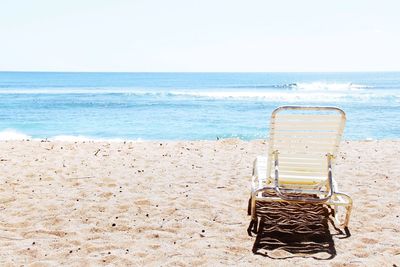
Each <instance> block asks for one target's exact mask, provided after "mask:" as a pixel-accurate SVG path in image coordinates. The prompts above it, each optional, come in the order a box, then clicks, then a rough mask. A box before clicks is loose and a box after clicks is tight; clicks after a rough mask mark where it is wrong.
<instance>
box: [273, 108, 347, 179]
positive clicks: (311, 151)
mask: <svg viewBox="0 0 400 267" xmlns="http://www.w3.org/2000/svg"><path fill="white" fill-rule="evenodd" d="M345 122H346V115H345V113H344V111H343V110H341V109H339V108H336V107H298V106H284V107H279V108H277V109H275V110H274V111H273V112H272V116H271V125H270V137H269V148H268V154H269V158H270V159H271V160H270V161H269V163H268V170H267V173H268V174H269V175H270V176H271V170H273V168H272V166H273V152H274V151H276V150H277V151H278V153H279V173H280V176H287V177H300V178H302V177H304V178H305V179H307V178H312V177H321V176H323V177H326V174H327V157H326V155H327V154H328V153H329V154H331V155H332V156H334V157H335V156H336V153H337V151H338V147H339V143H340V141H341V138H342V134H343V130H344V126H345Z"/></svg>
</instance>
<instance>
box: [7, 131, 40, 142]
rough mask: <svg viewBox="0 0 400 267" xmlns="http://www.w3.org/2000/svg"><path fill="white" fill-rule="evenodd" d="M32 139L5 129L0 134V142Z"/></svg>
mask: <svg viewBox="0 0 400 267" xmlns="http://www.w3.org/2000/svg"><path fill="white" fill-rule="evenodd" d="M28 139H32V138H31V137H30V136H29V135H26V134H24V133H21V132H18V131H16V130H14V129H5V130H3V131H1V132H0V140H1V141H5V140H28Z"/></svg>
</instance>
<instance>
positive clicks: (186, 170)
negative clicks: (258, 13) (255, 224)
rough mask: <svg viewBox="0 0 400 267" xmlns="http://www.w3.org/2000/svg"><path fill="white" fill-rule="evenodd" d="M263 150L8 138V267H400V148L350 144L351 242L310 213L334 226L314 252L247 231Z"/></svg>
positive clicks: (341, 179)
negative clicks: (265, 242)
mask: <svg viewBox="0 0 400 267" xmlns="http://www.w3.org/2000/svg"><path fill="white" fill-rule="evenodd" d="M265 151H266V142H265V141H262V140H258V141H251V142H245V141H240V140H236V139H226V140H219V141H196V142H190V141H184V142H125V143H124V142H114V143H106V142H88V141H86V142H82V141H80V142H76V143H75V142H58V141H57V142H56V141H52V142H47V141H46V142H40V141H2V142H0V265H1V266H7V265H10V266H16V265H31V266H46V265H48V266H56V265H59V264H68V265H72V266H88V265H89V266H90V265H91V266H96V265H131V266H143V265H146V266H188V265H195V266H197V265H208V266H209V265H213V266H214V265H217V266H218V265H230V266H232V265H239V266H250V265H255V266H260V265H264V266H272V265H273V266H292V265H293V264H296V265H298V266H310V265H314V266H400V162H399V160H400V141H351V142H343V143H342V146H341V152H340V154H339V156H338V160H337V162H336V165H335V170H334V176H335V177H336V180H337V181H338V183H339V185H340V187H341V190H342V191H344V192H347V193H349V194H350V195H351V196H352V197H353V199H354V208H353V212H352V216H351V219H350V227H349V228H350V232H351V236H350V237H348V238H343V237H344V236H343V234H341V233H340V231H339V230H336V229H335V228H334V227H332V225H328V224H327V223H326V219H323V216H322V217H321V216H319V215H318V216H317V215H315V216H310V214H308V215H304V216H303V217H302V218H303V219H307V218H310V219H312V220H323V221H321V222H322V223H320V225H321V227H325V228H324V231H325V232H324V235H325V236H324V238H325V240H322V241H321V240H320V239H321V238H320V237H318V238H316V239H315V240H312V242H311V243H315V244H311V245H312V246H310V248H311V249H310V250H309V251H306V252H305V251H302V250H301V249H300V250H291V247H290V245H293V244H282V245H281V246H279V247H280V248H278V249H269V250H268V249H265V248H264V249H262V247H260V240H262V238H260V237H259V238H256V237H255V236H253V237H251V236H248V234H247V227H248V225H249V221H250V218H249V217H248V216H247V204H248V202H247V201H248V197H249V192H250V176H251V170H252V162H253V159H254V158H255V156H256V155H259V154H263V153H264V152H265ZM290 209H291V208H289V210H290ZM276 210H277V213H278V214H279V208H278V209H276ZM321 212H323V210H321ZM282 214H284V211H282ZM286 216H289V215H283V216H282V217H284V218H285V217H286ZM294 223H296V221H294ZM328 226H329V228H326V227H328ZM267 230H268V229H264V230H263V231H264V234H265V233H267V234H268V231H267ZM285 233H286V234H287V235H288V236H287V237H289V239H290V238H296V234H293V233H291V232H290V230H289V231H286V232H285ZM257 242H258V243H257ZM324 242H325V243H326V244H328V245H327V246H325V243H324ZM261 245H262V244H261ZM322 247H324V248H322ZM253 248H255V252H257V254H254V253H253ZM297 248H299V247H297ZM300 248H301V246H300ZM327 248H328V249H327Z"/></svg>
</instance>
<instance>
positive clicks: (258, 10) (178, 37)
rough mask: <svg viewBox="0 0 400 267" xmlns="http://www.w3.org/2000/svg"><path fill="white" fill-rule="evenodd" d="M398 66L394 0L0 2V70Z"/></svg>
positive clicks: (398, 11) (398, 17)
mask: <svg viewBox="0 0 400 267" xmlns="http://www.w3.org/2000/svg"><path fill="white" fill-rule="evenodd" d="M8 70H16V71H132V72H134V71H210V72H213V71H400V1H398V0H392V1H389V0H375V1H369V0H335V1H328V0H301V1H300V0H274V1H272V0H241V1H239V0H199V1H196V0H0V71H8Z"/></svg>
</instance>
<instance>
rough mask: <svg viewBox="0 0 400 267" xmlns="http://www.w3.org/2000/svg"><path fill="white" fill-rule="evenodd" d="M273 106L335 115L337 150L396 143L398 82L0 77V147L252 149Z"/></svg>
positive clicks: (329, 77)
mask: <svg viewBox="0 0 400 267" xmlns="http://www.w3.org/2000/svg"><path fill="white" fill-rule="evenodd" d="M283 105H308V106H336V107H339V108H341V109H343V110H344V111H345V112H346V114H347V124H346V128H345V136H344V138H345V139H347V140H354V139H369V138H371V139H398V138H399V137H400V73H399V72H384V73H382V72H381V73H56V72H0V139H3V140H4V139H24V138H25V139H26V138H38V139H45V138H48V139H64V140H68V139H69V140H79V139H81V140H86V139H92V140H215V139H217V138H231V137H233V138H241V139H244V140H252V139H261V138H267V136H268V128H269V118H270V114H271V112H272V111H273V110H274V109H275V108H276V107H279V106H283Z"/></svg>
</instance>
